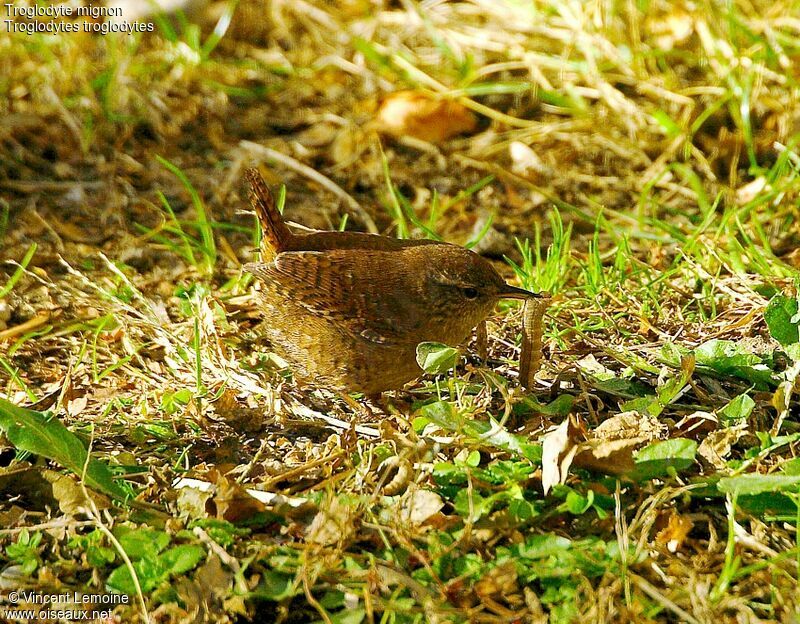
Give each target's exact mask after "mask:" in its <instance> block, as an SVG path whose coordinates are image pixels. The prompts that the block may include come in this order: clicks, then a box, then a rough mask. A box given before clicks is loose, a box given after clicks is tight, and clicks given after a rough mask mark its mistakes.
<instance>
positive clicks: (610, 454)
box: [573, 411, 668, 475]
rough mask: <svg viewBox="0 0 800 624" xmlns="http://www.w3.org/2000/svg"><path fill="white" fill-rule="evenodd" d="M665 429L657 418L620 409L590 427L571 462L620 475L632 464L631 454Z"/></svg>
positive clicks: (658, 438)
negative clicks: (617, 412)
mask: <svg viewBox="0 0 800 624" xmlns="http://www.w3.org/2000/svg"><path fill="white" fill-rule="evenodd" d="M667 432H668V428H667V426H666V425H664V424H663V423H661V422H659V420H658V419H657V418H654V417H652V416H645V415H643V414H639V412H636V411H630V412H622V413H620V414H616V415H615V416H612V417H611V418H608V419H606V420H604V421H603V422H602V423H600V424H599V425H598V426H597V427H596V428H595V429H593V430H592V431H591V434H590V438H589V439H588V440H587V441H586V442H584V443H583V444H581V445H580V447H579V449H578V452H577V454H576V455H575V460H574V462H573V463H574V465H575V466H577V467H579V468H585V469H587V470H593V471H595V472H599V473H602V474H611V475H624V474H626V473H629V472H631V471H632V470H633V469H634V468H635V467H636V464H635V462H634V460H633V454H634V453H635V452H636V451H638V450H639V449H640V448H642V447H643V446H645V445H647V444H649V443H651V442H653V441H654V440H660V439H663V438H664V437H666V435H667Z"/></svg>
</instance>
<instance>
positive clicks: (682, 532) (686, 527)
mask: <svg viewBox="0 0 800 624" xmlns="http://www.w3.org/2000/svg"><path fill="white" fill-rule="evenodd" d="M693 526H694V523H693V522H692V521H691V520H690V519H689V518H688V517H686V516H684V515H681V514H678V513H675V512H673V513H672V515H671V516H670V517H669V522H668V523H667V526H666V527H665V528H664V529H662V530H661V531H659V532H658V534H657V535H656V542H658V543H659V544H663V545H665V546H666V547H667V550H669V551H670V552H671V553H674V552H677V551H678V549H679V548H680V547H681V546H682V545H683V542H685V541H686V537H687V536H688V535H689V532H690V531H691V530H692V527H693Z"/></svg>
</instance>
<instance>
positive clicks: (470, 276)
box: [244, 169, 540, 395]
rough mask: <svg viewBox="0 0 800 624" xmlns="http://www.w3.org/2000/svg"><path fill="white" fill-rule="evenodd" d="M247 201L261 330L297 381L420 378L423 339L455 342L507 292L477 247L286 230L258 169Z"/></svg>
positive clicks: (344, 386) (382, 382)
mask: <svg viewBox="0 0 800 624" xmlns="http://www.w3.org/2000/svg"><path fill="white" fill-rule="evenodd" d="M246 176H247V180H248V181H249V183H250V202H251V203H252V206H253V209H254V210H255V212H256V215H257V216H258V220H259V222H260V223H261V230H262V245H261V255H262V260H263V261H262V262H256V263H251V264H247V265H245V267H244V268H245V270H247V271H249V272H250V273H252V274H253V275H255V276H256V277H258V278H260V279H261V280H262V281H263V286H262V289H261V294H262V301H263V304H264V310H265V315H264V316H265V323H264V325H265V327H266V335H267V338H268V339H269V340H270V342H271V343H272V344H273V346H274V347H275V349H276V351H277V352H278V353H279V354H280V355H281V356H282V357H284V358H285V359H286V360H287V361H288V362H289V363H290V365H291V366H292V369H293V371H294V373H295V375H297V376H298V377H299V378H300V379H301V380H303V381H306V382H310V383H313V384H315V385H321V386H325V387H328V388H330V389H332V390H336V391H339V392H363V393H364V394H367V395H376V394H380V393H381V392H383V391H384V390H392V389H397V388H400V387H402V386H403V385H404V384H405V383H406V382H408V381H411V380H412V379H415V378H416V377H419V375H421V374H422V370H421V369H420V367H419V365H418V364H417V359H416V349H417V345H418V344H419V343H421V342H440V343H444V344H448V345H458V344H460V343H461V342H463V341H464V340H465V339H466V338H467V336H469V334H470V332H471V331H472V329H473V328H474V327H475V326H476V325H477V324H478V323H480V322H481V321H483V320H484V319H485V318H486V317H487V316H488V315H489V314H490V313H491V311H492V309H493V308H494V306H495V304H496V303H497V301H498V300H499V299H501V298H505V297H510V298H516V299H526V298H529V297H539V296H540V295H538V294H537V293H532V292H529V291H527V290H523V289H521V288H516V287H514V286H510V285H509V284H506V283H505V281H504V280H503V278H502V277H500V274H499V273H498V272H497V271H496V270H495V269H494V267H492V265H491V264H489V262H488V261H486V260H485V259H483V258H482V257H481V256H479V255H478V254H476V253H474V252H472V251H469V250H467V249H464V248H463V247H459V246H457V245H451V244H449V243H440V242H436V241H430V240H400V239H396V238H390V237H387V236H378V235H376V234H362V233H356V232H322V231H321V232H314V233H311V234H307V235H297V234H293V233H292V232H290V231H289V228H288V227H287V225H286V223H285V222H284V221H283V218H282V217H281V215H280V213H279V212H278V210H277V209H276V207H275V203H274V201H273V199H272V195H271V194H270V192H269V189H268V188H267V185H266V183H265V182H264V179H263V178H262V177H261V174H260V173H259V172H258V170H257V169H248V170H247V172H246Z"/></svg>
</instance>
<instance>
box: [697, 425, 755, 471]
mask: <svg viewBox="0 0 800 624" xmlns="http://www.w3.org/2000/svg"><path fill="white" fill-rule="evenodd" d="M746 434H747V423H739V424H738V425H735V426H733V427H727V428H725V429H718V430H717V431H712V432H711V433H709V434H708V435H707V436H706V437H705V438H703V441H702V442H700V446H698V447H697V454H698V455H699V456H700V457H701V458H703V459H704V460H705V461H706V462H708V463H709V464H710V465H712V466H713V467H714V468H716V469H717V470H723V469H725V468H727V467H728V462H727V459H728V456H729V455H730V452H731V447H732V446H733V445H734V444H736V443H737V442H738V441H739V439H740V438H741V437H742V436H744V435H746Z"/></svg>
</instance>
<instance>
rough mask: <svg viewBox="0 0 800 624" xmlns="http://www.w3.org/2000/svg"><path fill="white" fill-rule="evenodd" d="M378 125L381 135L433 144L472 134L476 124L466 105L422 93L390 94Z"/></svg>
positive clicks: (379, 113) (383, 106) (401, 92)
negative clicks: (466, 133) (412, 138)
mask: <svg viewBox="0 0 800 624" xmlns="http://www.w3.org/2000/svg"><path fill="white" fill-rule="evenodd" d="M376 122H377V127H378V130H379V131H380V132H384V133H386V134H391V135H393V136H398V137H400V136H410V137H414V138H415V139H420V140H422V141H428V142H430V143H440V142H442V141H445V140H446V139H449V138H451V137H454V136H457V135H459V134H462V133H465V132H472V131H473V130H475V127H476V125H477V119H476V118H475V114H474V113H473V112H472V111H470V110H469V109H468V108H466V107H465V106H464V105H463V104H460V103H458V102H455V101H453V100H445V99H436V98H434V97H433V96H430V95H428V94H426V93H421V92H419V91H398V92H396V93H392V94H391V95H389V96H388V97H387V98H386V99H385V100H384V101H383V102H382V103H381V107H380V109H378V115H377V118H376Z"/></svg>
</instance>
